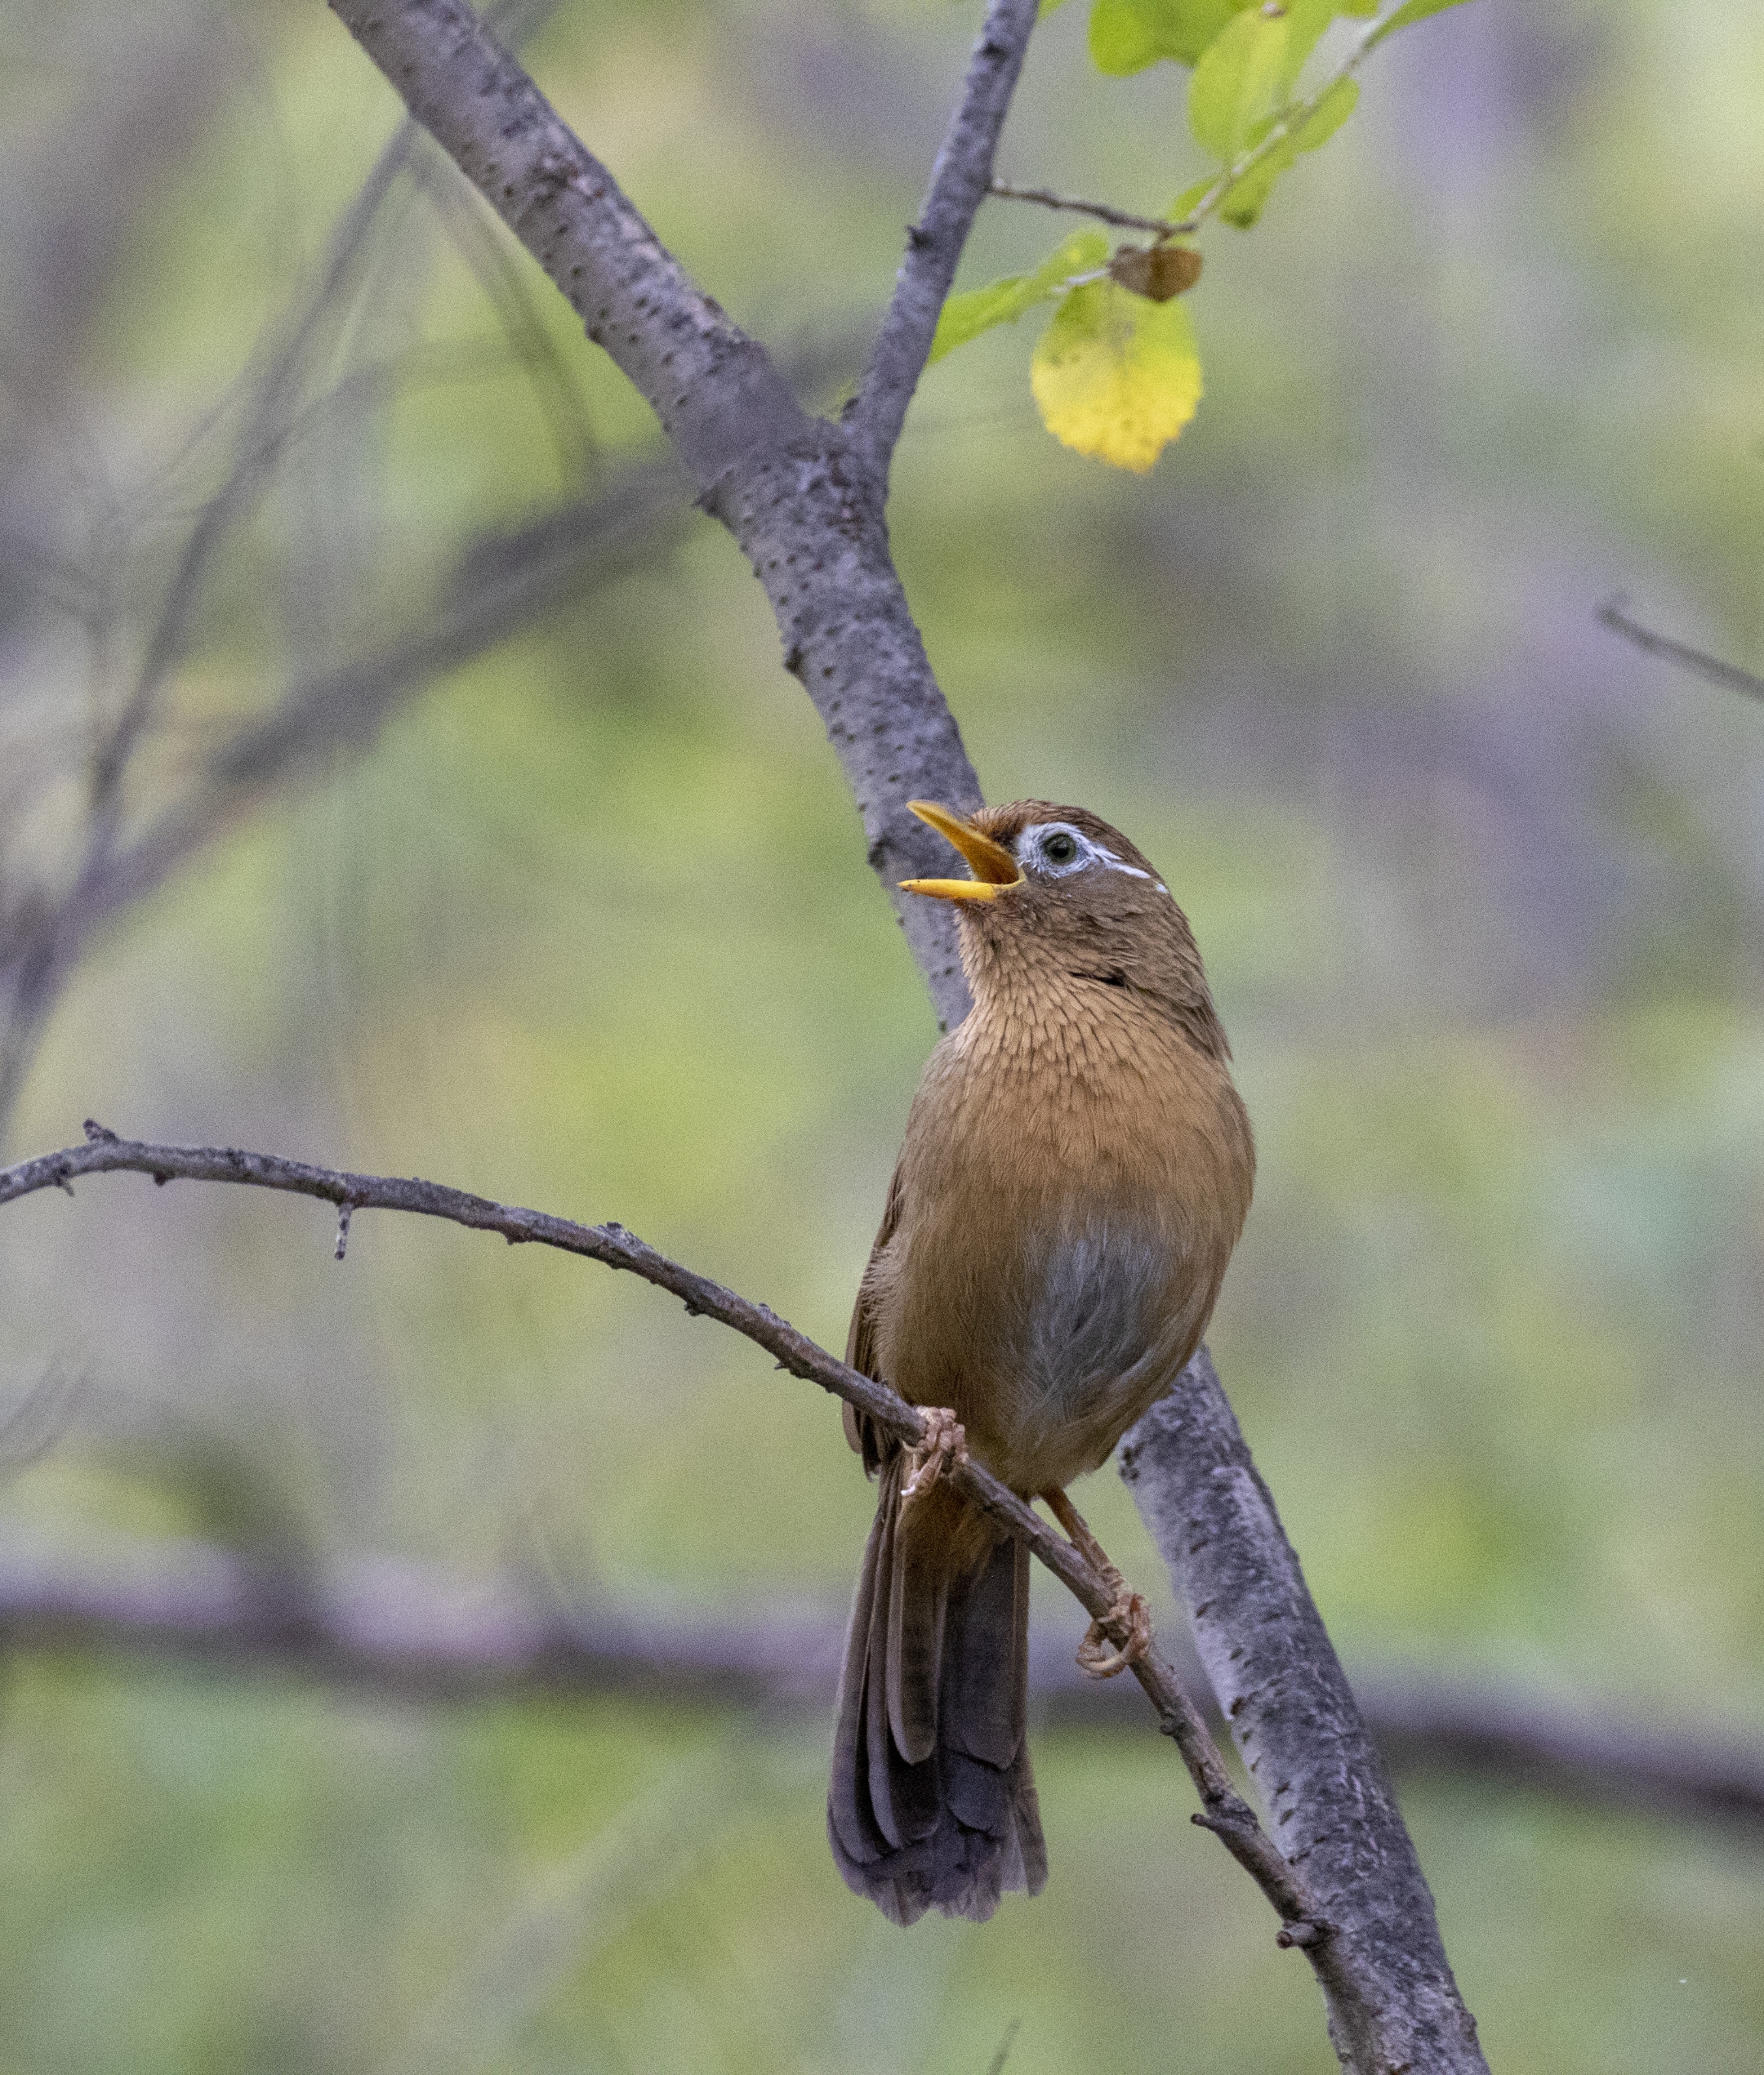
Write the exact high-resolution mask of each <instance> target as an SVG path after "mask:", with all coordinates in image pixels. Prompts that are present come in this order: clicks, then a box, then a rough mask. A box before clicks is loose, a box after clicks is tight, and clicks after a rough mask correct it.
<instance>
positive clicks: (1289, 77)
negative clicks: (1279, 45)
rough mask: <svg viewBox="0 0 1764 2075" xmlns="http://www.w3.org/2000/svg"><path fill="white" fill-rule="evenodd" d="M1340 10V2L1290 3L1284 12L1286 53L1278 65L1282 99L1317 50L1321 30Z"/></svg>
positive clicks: (1308, 0) (1303, 0) (1307, 0)
mask: <svg viewBox="0 0 1764 2075" xmlns="http://www.w3.org/2000/svg"><path fill="white" fill-rule="evenodd" d="M1341 11H1342V9H1341V6H1340V0H1292V5H1291V6H1290V7H1288V9H1287V10H1286V53H1285V57H1284V58H1283V59H1282V60H1281V77H1280V96H1281V100H1285V98H1286V96H1288V95H1289V94H1290V93H1291V91H1292V90H1293V88H1294V86H1295V85H1296V84H1297V83H1298V79H1299V73H1301V72H1303V70H1304V64H1305V60H1306V59H1307V57H1309V56H1310V55H1311V53H1312V51H1314V50H1315V49H1316V47H1317V45H1318V43H1319V42H1320V41H1321V38H1322V35H1323V32H1324V30H1325V29H1327V28H1328V27H1329V25H1330V23H1331V22H1332V21H1334V19H1335V17H1336V16H1338V15H1339V13H1340V12H1341Z"/></svg>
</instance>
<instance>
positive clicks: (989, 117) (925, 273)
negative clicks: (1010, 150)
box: [845, 0, 1039, 485]
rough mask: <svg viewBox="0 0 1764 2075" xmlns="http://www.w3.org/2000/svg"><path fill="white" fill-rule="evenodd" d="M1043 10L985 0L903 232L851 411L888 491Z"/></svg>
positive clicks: (1028, 1)
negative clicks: (961, 80) (925, 180)
mask: <svg viewBox="0 0 1764 2075" xmlns="http://www.w3.org/2000/svg"><path fill="white" fill-rule="evenodd" d="M1038 6H1039V0H989V4H988V6H987V12H986V20H985V21H984V23H983V24H982V26H981V30H980V36H979V40H978V42H976V43H975V45H974V48H973V58H972V59H971V60H970V61H969V66H968V78H967V81H966V82H965V84H964V87H963V89H962V97H961V100H960V102H959V103H958V104H957V106H956V113H955V114H954V116H953V117H952V118H951V122H950V127H949V131H948V134H947V136H945V138H944V140H943V145H942V149H941V150H940V151H939V152H938V155H937V161H936V163H935V164H934V165H933V167H932V168H931V182H930V185H929V188H928V189H927V190H926V193H925V198H924V206H923V207H922V208H921V209H920V212H919V220H918V222H917V223H915V225H913V226H912V228H911V230H909V232H908V233H907V252H906V256H905V257H904V258H903V259H902V261H901V267H900V273H899V275H898V278H896V281H895V283H894V296H893V301H891V302H890V303H889V311H888V315H887V316H886V317H885V318H884V319H883V321H882V329H881V331H880V332H879V333H878V334H877V336H876V342H875V351H874V352H873V353H872V354H871V356H870V365H869V367H868V369H867V371H866V373H865V375H864V379H863V385H862V388H861V389H860V390H858V394H857V396H856V398H855V399H853V403H852V404H851V406H850V407H849V410H848V411H847V412H846V414H845V415H846V423H847V425H849V428H850V430H851V433H852V435H853V439H854V440H855V441H856V442H857V444H858V449H859V451H860V452H862V455H863V456H864V457H865V459H866V461H868V462H869V464H870V465H871V468H872V469H873V470H875V473H876V475H877V477H878V479H879V480H880V483H883V484H884V485H885V484H886V483H887V480H888V472H889V460H890V458H891V457H892V456H893V452H894V447H895V443H896V442H897V441H898V439H899V438H900V433H901V427H902V425H904V424H905V422H906V419H907V405H908V404H909V403H911V401H912V397H913V391H914V390H915V389H916V388H917V386H918V384H919V377H920V375H922V374H923V373H924V364H925V360H926V357H927V356H928V355H929V353H930V351H931V341H932V338H933V335H934V334H935V332H936V331H937V323H938V315H939V314H940V313H941V311H942V308H943V305H944V302H945V301H946V300H947V297H948V295H949V292H950V286H951V283H952V282H953V281H954V280H955V278H956V266H957V265H958V264H959V263H960V259H961V256H962V247H964V245H965V244H966V243H967V242H968V233H969V230H970V229H972V227H973V220H974V216H975V214H976V213H977V212H978V209H979V207H980V204H981V203H982V201H984V199H985V198H986V194H987V186H988V185H989V183H990V182H991V178H992V154H993V153H994V151H995V150H996V148H997V145H998V138H999V131H1000V130H1001V129H1002V128H1003V127H1004V126H1005V111H1006V110H1007V109H1009V106H1010V100H1011V96H1012V94H1013V92H1014V91H1016V87H1017V75H1018V73H1019V72H1020V71H1021V70H1022V61H1023V53H1024V52H1025V51H1027V49H1028V47H1029V38H1030V35H1031V32H1032V31H1033V30H1034V28H1035V24H1036V12H1037V9H1038Z"/></svg>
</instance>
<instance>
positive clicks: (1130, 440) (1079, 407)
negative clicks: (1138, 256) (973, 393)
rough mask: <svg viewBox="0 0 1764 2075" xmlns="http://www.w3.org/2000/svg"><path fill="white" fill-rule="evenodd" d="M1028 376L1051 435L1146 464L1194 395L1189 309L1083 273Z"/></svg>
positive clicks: (1176, 427) (1184, 417)
mask: <svg viewBox="0 0 1764 2075" xmlns="http://www.w3.org/2000/svg"><path fill="white" fill-rule="evenodd" d="M1029 385H1030V387H1031V389H1032V390H1034V392H1035V400H1036V407H1038V408H1039V410H1040V413H1041V422H1042V423H1043V424H1044V425H1045V426H1046V427H1047V429H1048V430H1049V432H1050V433H1052V434H1053V435H1054V438H1055V439H1058V440H1061V441H1062V442H1063V443H1064V444H1065V445H1067V446H1068V447H1071V448H1075V449H1076V451H1077V452H1079V453H1080V454H1091V455H1094V456H1095V457H1096V458H1097V459H1098V461H1108V462H1110V463H1111V464H1112V465H1114V466H1115V467H1116V468H1127V469H1133V470H1137V471H1141V472H1143V470H1147V469H1148V468H1150V467H1151V465H1152V463H1153V462H1154V461H1156V459H1157V457H1158V456H1159V455H1160V454H1161V453H1162V452H1163V451H1164V449H1165V448H1166V447H1167V446H1168V445H1169V443H1170V442H1171V440H1173V439H1174V438H1175V437H1176V435H1177V434H1178V433H1179V432H1180V431H1181V430H1182V429H1183V426H1184V425H1187V422H1188V421H1189V420H1190V419H1191V418H1192V416H1194V414H1195V407H1196V404H1198V403H1199V402H1200V400H1201V356H1200V354H1198V353H1197V352H1196V350H1195V342H1194V333H1193V332H1192V330H1191V329H1190V328H1189V324H1188V313H1187V309H1185V308H1184V306H1183V304H1182V303H1181V301H1171V302H1167V303H1154V302H1147V301H1146V299H1145V298H1144V297H1143V296H1135V295H1131V294H1129V292H1128V291H1127V290H1126V289H1125V288H1122V287H1117V286H1116V283H1114V282H1112V281H1092V282H1087V283H1085V286H1084V287H1081V288H1074V289H1073V290H1072V292H1071V294H1070V295H1068V296H1067V298H1066V300H1065V301H1063V302H1062V304H1061V305H1060V306H1059V308H1058V309H1057V310H1056V311H1055V312H1054V321H1053V323H1051V324H1049V327H1047V329H1046V331H1045V332H1043V333H1042V335H1041V337H1040V341H1039V343H1038V344H1037V345H1036V350H1035V358H1034V359H1033V361H1032V362H1031V364H1030V369H1029Z"/></svg>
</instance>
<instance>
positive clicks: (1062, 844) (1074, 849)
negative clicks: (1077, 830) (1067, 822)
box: [1041, 829, 1078, 865]
mask: <svg viewBox="0 0 1764 2075" xmlns="http://www.w3.org/2000/svg"><path fill="white" fill-rule="evenodd" d="M1041 855H1042V856H1043V857H1045V858H1046V859H1047V861H1048V862H1049V864H1050V865H1069V864H1070V863H1071V861H1072V859H1073V858H1074V857H1076V856H1077V855H1078V839H1077V838H1076V836H1073V835H1067V832H1066V831H1065V830H1064V829H1056V830H1054V833H1053V834H1052V835H1045V836H1043V837H1042V839H1041Z"/></svg>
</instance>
